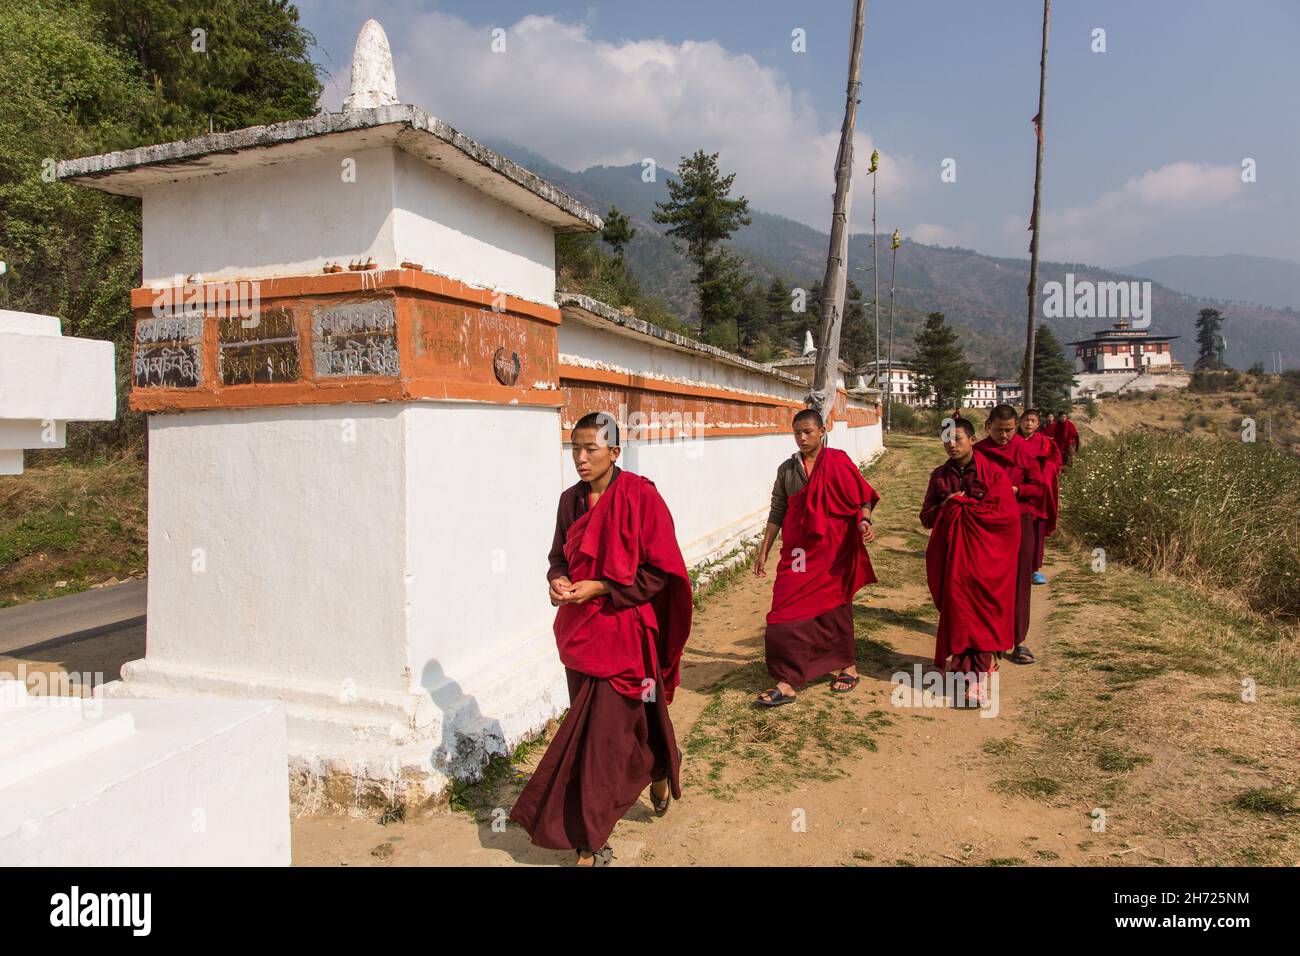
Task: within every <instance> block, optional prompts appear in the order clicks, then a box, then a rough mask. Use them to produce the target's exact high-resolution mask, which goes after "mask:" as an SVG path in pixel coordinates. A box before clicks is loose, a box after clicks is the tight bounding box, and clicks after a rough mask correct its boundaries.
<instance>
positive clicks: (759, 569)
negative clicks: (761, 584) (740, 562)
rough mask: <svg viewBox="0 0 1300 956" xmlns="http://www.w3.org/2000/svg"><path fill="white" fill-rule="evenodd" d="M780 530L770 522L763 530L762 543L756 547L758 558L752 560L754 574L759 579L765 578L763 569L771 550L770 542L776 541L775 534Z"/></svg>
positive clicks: (778, 526)
mask: <svg viewBox="0 0 1300 956" xmlns="http://www.w3.org/2000/svg"><path fill="white" fill-rule="evenodd" d="M780 530H781V526H780V525H778V524H774V523H773V522H771V521H769V522H768V523H767V527H766V528H764V529H763V543H762V544H760V545H759V546H758V557H757V558H755V559H754V574H755V575H757V576H758V577H760V578H764V577H767V570H766V569H765V568H764V565H765V564H766V563H767V554H768V552H769V551H770V550H771V549H772V542H773V541H775V540H776V536H777V533H778V532H779V531H780Z"/></svg>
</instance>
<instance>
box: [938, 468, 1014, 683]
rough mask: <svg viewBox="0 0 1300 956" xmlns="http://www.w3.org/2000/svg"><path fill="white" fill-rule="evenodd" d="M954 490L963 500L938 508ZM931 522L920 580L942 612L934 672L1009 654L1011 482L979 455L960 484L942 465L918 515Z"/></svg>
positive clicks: (1011, 629) (1011, 640)
mask: <svg viewBox="0 0 1300 956" xmlns="http://www.w3.org/2000/svg"><path fill="white" fill-rule="evenodd" d="M945 472H948V473H945ZM955 490H961V491H962V492H963V493H962V494H961V495H959V496H958V497H955V498H952V499H950V500H949V501H948V502H947V504H943V503H942V502H943V499H944V497H946V496H947V495H948V494H949V493H951V491H955ZM931 522H932V523H933V528H934V530H933V531H932V532H931V533H930V543H929V545H928V546H927V547H926V549H925V575H926V581H927V583H928V584H929V586H930V596H931V597H932V598H933V599H934V606H935V607H936V608H938V610H939V629H938V631H937V632H936V634H935V645H934V663H935V666H936V667H943V666H944V665H945V663H946V662H947V660H948V658H949V657H961V656H964V655H970V654H971V653H972V652H984V653H993V652H996V651H1009V650H1011V649H1012V647H1014V646H1015V643H1016V631H1015V616H1016V593H1017V587H1016V574H1017V567H1018V559H1019V553H1020V533H1021V520H1020V509H1019V507H1018V506H1017V503H1016V498H1015V495H1014V494H1013V493H1012V491H1011V480H1010V479H1009V478H1008V477H1007V475H1006V473H1005V472H1004V471H1003V470H1002V469H1001V468H999V467H998V466H997V465H995V464H994V463H993V462H992V461H990V460H989V459H988V458H986V457H984V456H982V455H979V454H976V455H974V456H973V457H972V458H971V468H969V469H968V473H967V474H966V475H963V476H961V477H958V476H957V473H956V469H955V468H952V467H951V466H949V465H947V464H945V465H940V466H939V467H938V468H936V469H935V470H934V471H933V472H932V473H931V475H930V485H929V487H928V488H927V489H926V497H925V503H924V504H923V505H922V509H921V523H922V524H923V525H925V526H926V527H930V526H931V524H930V523H931Z"/></svg>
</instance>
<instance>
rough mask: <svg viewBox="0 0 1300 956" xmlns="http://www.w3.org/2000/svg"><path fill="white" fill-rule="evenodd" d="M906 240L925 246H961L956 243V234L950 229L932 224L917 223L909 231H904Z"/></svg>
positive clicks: (955, 231)
mask: <svg viewBox="0 0 1300 956" xmlns="http://www.w3.org/2000/svg"><path fill="white" fill-rule="evenodd" d="M904 234H905V235H906V237H907V238H908V239H911V240H912V241H914V242H919V243H922V244H925V245H932V246H957V245H961V243H960V242H959V241H958V232H957V230H955V229H950V228H949V227H948V226H941V225H939V224H937V223H933V222H918V223H917V224H916V225H914V226H913V227H912V228H911V229H906V230H904Z"/></svg>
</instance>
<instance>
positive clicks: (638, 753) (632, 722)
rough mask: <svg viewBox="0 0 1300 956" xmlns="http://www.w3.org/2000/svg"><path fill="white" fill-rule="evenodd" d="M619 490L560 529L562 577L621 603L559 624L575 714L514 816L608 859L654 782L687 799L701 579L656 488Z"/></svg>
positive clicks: (598, 606)
mask: <svg viewBox="0 0 1300 956" xmlns="http://www.w3.org/2000/svg"><path fill="white" fill-rule="evenodd" d="M615 479H616V480H612V481H611V482H610V484H609V486H608V487H607V488H606V490H605V492H604V494H602V495H601V496H600V499H599V500H598V501H597V502H596V505H595V507H594V508H591V509H589V510H587V511H586V512H585V513H583V514H582V515H581V516H580V517H578V518H577V519H576V520H572V523H570V524H568V526H567V529H566V528H565V527H564V524H565V522H566V521H567V520H570V519H571V517H572V516H571V515H570V516H567V517H566V516H561V517H560V518H559V519H558V521H557V538H558V536H559V535H560V534H561V533H563V535H564V545H563V555H562V557H560V556H555V560H557V561H558V563H559V566H558V567H557V566H556V565H555V563H553V567H552V574H551V577H555V576H556V575H557V574H558V573H563V571H564V570H567V573H568V577H569V579H570V580H571V581H573V582H574V583H575V584H576V583H577V582H579V581H588V580H597V579H600V580H605V581H607V582H609V584H610V587H611V594H609V595H602V596H600V597H596V598H593V599H591V600H590V601H587V602H586V603H584V604H566V605H561V607H560V609H559V610H558V611H557V612H556V615H555V640H556V644H557V646H558V648H559V652H560V660H561V662H562V663H563V664H564V665H565V670H566V674H567V676H568V683H569V700H570V706H569V712H568V714H567V715H566V716H565V718H564V722H563V723H562V724H561V725H560V728H559V729H558V730H557V731H556V733H555V736H554V738H552V740H551V743H550V745H549V746H548V747H547V748H546V753H545V754H544V755H543V757H542V760H541V762H540V763H539V764H538V767H537V770H536V772H535V773H534V774H533V776H532V779H531V780H529V782H528V785H527V786H526V787H525V788H524V790H523V792H522V793H521V794H520V795H519V799H518V800H516V802H515V805H514V807H513V809H511V811H510V819H511V820H513V821H515V822H516V823H518V824H520V825H521V826H522V827H523V828H524V829H525V830H527V831H528V834H529V836H530V837H531V838H532V841H533V843H534V844H536V845H537V846H542V847H547V848H549V849H588V850H600V849H601V848H603V847H604V846H605V844H606V842H607V841H608V839H609V836H610V834H611V833H612V832H613V830H614V826H615V825H616V824H617V823H618V821H619V820H620V819H622V817H623V814H625V813H626V812H627V811H628V809H629V808H630V807H631V806H632V804H634V803H635V802H636V801H637V799H638V798H639V797H640V795H641V793H642V792H643V791H644V790H645V788H646V787H647V786H649V784H650V783H651V781H653V780H662V779H665V778H667V779H668V781H669V787H670V790H671V792H672V794H673V796H674V797H677V798H680V797H681V784H680V780H679V763H680V754H679V752H678V749H677V740H676V735H675V733H674V731H673V726H672V722H671V720H670V719H669V716H668V704H669V702H671V700H672V698H673V692H674V691H675V690H676V687H677V683H678V673H679V666H680V662H681V656H682V651H683V649H684V648H685V646H686V639H687V637H688V636H689V634H690V627H691V611H692V606H691V585H690V578H689V577H688V576H687V573H686V565H685V562H684V561H683V560H682V554H681V550H680V548H679V547H678V545H677V537H676V534H675V532H674V529H673V520H672V515H671V514H670V513H669V511H668V506H667V505H666V504H665V503H664V501H663V499H662V498H661V497H660V496H659V492H658V490H657V489H656V488H655V486H654V483H653V482H651V481H649V480H648V479H645V478H642V477H641V476H639V475H635V474H633V473H631V472H627V471H623V472H618V473H616V475H615ZM578 487H579V488H580V489H585V486H583V485H580V486H578ZM570 491H572V489H571V490H570ZM566 494H569V493H566ZM565 500H566V499H562V502H561V504H562V508H563V503H564V501H565Z"/></svg>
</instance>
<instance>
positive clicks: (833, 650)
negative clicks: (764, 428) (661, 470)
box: [754, 408, 880, 707]
mask: <svg viewBox="0 0 1300 956" xmlns="http://www.w3.org/2000/svg"><path fill="white" fill-rule="evenodd" d="M825 438H826V427H825V425H824V424H823V423H822V418H821V415H819V414H818V413H817V411H816V410H814V409H811V408H809V409H804V410H803V411H802V412H799V414H797V415H795V417H794V440H795V444H796V445H798V446H799V451H798V452H796V453H795V454H794V455H792V456H791V457H790V458H788V459H787V460H786V461H784V462H782V463H781V467H780V468H778V469H777V472H776V483H775V484H774V485H773V486H772V509H771V511H770V512H769V513H768V516H767V528H766V530H765V531H764V532H763V543H762V545H761V546H760V547H759V549H758V559H757V561H756V562H755V565H754V573H755V574H756V575H758V576H759V577H766V576H767V571H766V569H765V567H764V566H765V565H766V563H767V555H768V552H769V551H770V550H771V547H772V540H773V538H775V537H776V533H777V532H778V531H779V532H780V533H781V559H780V561H778V562H777V566H776V583H775V584H774V586H773V588H772V610H771V612H770V613H769V614H768V615H767V631H766V635H765V637H764V649H765V652H766V657H767V670H768V673H769V674H771V675H772V677H773V678H775V680H776V686H775V687H771V688H769V689H768V690H765V691H763V693H761V694H759V695H758V700H757V703H758V704H759V705H760V706H763V707H777V706H780V705H782V704H788V703H790V702H791V701H793V700H794V699H795V697H796V696H798V695H797V693H796V691H795V687H796V686H802V685H804V684H807V683H808V682H809V681H812V680H815V679H817V678H818V677H821V676H822V675H823V674H826V673H828V672H830V671H837V672H838V673H836V675H835V677H834V678H833V679H832V680H831V690H832V691H834V692H836V693H847V692H848V691H851V690H853V688H855V687H857V686H858V680H859V679H860V678H859V676H858V670H857V666H856V663H855V661H856V654H855V645H854V640H853V595H855V594H856V593H857V592H858V590H859V589H860V588H862V587H863V585H866V584H870V583H872V582H873V581H875V580H876V576H875V574H874V573H873V572H872V570H871V559H870V558H869V557H868V556H867V549H866V545H867V544H870V543H871V542H872V541H874V540H875V539H876V533H875V531H874V530H873V529H872V527H871V512H872V510H873V509H874V508H875V506H876V502H877V501H879V500H880V495H878V494H876V492H875V489H873V488H872V487H871V485H869V484H867V481H866V479H865V478H863V477H862V473H861V472H860V471H858V469H857V466H855V465H854V464H853V461H852V460H851V459H850V458H849V456H848V455H846V454H845V453H844V452H842V451H840V450H839V449H838V448H827V447H825Z"/></svg>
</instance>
